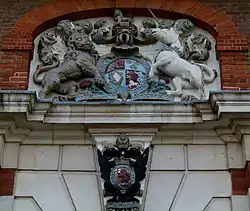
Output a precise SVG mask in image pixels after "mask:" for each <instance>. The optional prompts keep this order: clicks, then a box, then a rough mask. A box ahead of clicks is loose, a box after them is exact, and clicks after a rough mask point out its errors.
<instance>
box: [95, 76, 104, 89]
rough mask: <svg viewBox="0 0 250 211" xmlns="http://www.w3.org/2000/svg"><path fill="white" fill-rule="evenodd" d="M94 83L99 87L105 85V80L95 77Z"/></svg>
mask: <svg viewBox="0 0 250 211" xmlns="http://www.w3.org/2000/svg"><path fill="white" fill-rule="evenodd" d="M95 84H96V85H97V86H99V87H103V86H104V85H105V81H104V80H103V79H102V78H101V77H96V78H95Z"/></svg>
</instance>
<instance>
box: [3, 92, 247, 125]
mask: <svg viewBox="0 0 250 211" xmlns="http://www.w3.org/2000/svg"><path fill="white" fill-rule="evenodd" d="M0 112H4V113H12V112H13V113H16V112H18V113H26V116H27V119H28V120H29V121H41V122H44V123H202V122H204V121H209V120H210V121H211V120H218V119H219V118H220V116H221V115H230V116H231V115H232V117H234V116H235V115H238V114H240V115H243V116H244V117H246V116H248V115H250V92H249V91H217V92H211V93H210V97H209V100H207V101H196V102H178V103H173V102H140V103H133V104H132V103H127V104H126V103H117V104H113V103H112V104H108V103H106V102H105V103H103V102H99V103H91V102H51V101H45V100H44V101H39V100H38V99H37V98H36V94H35V93H34V92H30V91H0Z"/></svg>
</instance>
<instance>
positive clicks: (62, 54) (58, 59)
mask: <svg viewBox="0 0 250 211" xmlns="http://www.w3.org/2000/svg"><path fill="white" fill-rule="evenodd" d="M135 19H136V18H135V17H126V16H125V15H124V14H123V13H122V11H121V10H119V9H115V11H114V16H113V22H112V23H111V22H110V20H108V19H105V18H103V19H99V20H97V21H96V20H95V22H90V21H88V20H83V21H81V22H79V23H74V22H71V21H69V20H62V21H60V22H59V23H58V24H57V26H56V27H55V29H54V30H53V31H51V30H50V32H45V33H43V34H42V35H41V36H40V39H39V42H38V47H37V53H38V58H39V60H40V61H39V62H40V64H39V65H37V67H36V70H35V71H34V73H33V81H34V83H35V84H37V85H39V86H40V90H39V93H38V96H39V98H40V99H45V98H46V99H53V100H60V101H83V102H88V101H107V102H109V103H112V102H116V101H117V102H119V101H121V102H133V101H145V100H147V101H152V102H154V101H193V100H200V99H204V98H206V97H207V95H206V93H207V92H208V90H207V88H206V87H207V84H213V82H214V80H215V79H216V77H217V71H216V70H214V69H213V68H212V67H210V66H209V64H208V60H209V58H210V53H211V49H212V42H211V40H210V39H209V38H208V37H207V36H206V35H205V34H204V33H197V30H196V27H195V25H194V24H193V23H192V22H190V21H189V20H186V19H179V20H176V21H174V20H158V19H157V18H156V17H154V18H151V19H144V20H141V21H140V23H139V22H138V21H135ZM154 45H159V46H160V48H158V50H157V53H156V54H155V56H152V55H151V54H150V53H149V54H144V53H142V52H141V48H144V49H145V48H147V46H148V48H151V47H152V46H154ZM98 46H109V47H110V52H109V53H108V54H107V53H106V54H101V53H100V52H99V51H98V50H97V49H98ZM186 90H190V91H186ZM189 99H192V100H189Z"/></svg>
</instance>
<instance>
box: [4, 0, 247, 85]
mask: <svg viewBox="0 0 250 211" xmlns="http://www.w3.org/2000/svg"><path fill="white" fill-rule="evenodd" d="M113 7H123V8H147V7H150V8H152V9H160V11H158V12H156V13H157V14H158V15H160V16H163V17H167V18H171V16H172V17H174V18H176V17H181V18H182V17H189V18H191V20H192V21H194V22H195V23H196V24H197V25H198V26H200V27H203V28H205V29H206V30H208V31H210V32H211V33H213V34H214V29H215V30H216V32H217V33H216V38H217V41H218V42H217V49H218V53H219V58H220V62H221V76H222V89H236V90H243V89H250V66H249V62H248V61H249V60H248V52H247V50H248V48H249V45H248V41H247V37H248V38H249V39H248V40H250V35H249V32H250V14H249V12H248V11H249V10H248V9H250V6H249V3H248V2H247V1H238V2H236V3H235V1H234V0H228V1H220V0H200V1H198V0H185V1H179V0H168V1H165V0H154V1H151V0H126V1H124V0H92V1H91V0H89V1H83V0H54V1H52V0H36V1H33V0H8V1H1V2H0V12H1V15H0V43H1V44H2V51H0V89H22V90H25V89H27V84H28V83H27V80H28V74H29V72H28V71H29V63H30V57H31V55H32V41H33V39H34V36H35V35H36V34H37V33H40V32H41V31H42V30H44V29H46V28H49V27H52V26H53V25H54V24H55V23H56V22H57V21H58V20H59V19H61V18H63V17H67V18H73V19H77V18H82V17H87V16H93V15H95V14H96V12H94V11H93V10H94V9H102V8H113ZM102 11H104V10H102ZM169 11H173V12H175V13H173V12H172V13H171V12H169ZM141 12H142V13H143V14H142V15H149V14H148V13H147V10H146V9H144V11H143V10H141ZM104 13H105V11H104ZM98 14H99V12H98ZM183 14H184V16H183ZM185 15H186V16H185ZM187 15H188V16H187ZM213 27H214V29H213Z"/></svg>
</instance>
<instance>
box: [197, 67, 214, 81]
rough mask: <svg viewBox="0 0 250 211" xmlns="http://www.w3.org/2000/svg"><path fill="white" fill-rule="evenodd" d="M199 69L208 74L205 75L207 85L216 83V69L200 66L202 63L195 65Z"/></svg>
mask: <svg viewBox="0 0 250 211" xmlns="http://www.w3.org/2000/svg"><path fill="white" fill-rule="evenodd" d="M194 64H195V65H197V66H198V67H200V68H201V70H204V71H205V72H206V73H207V74H206V75H204V82H206V83H211V82H213V81H214V79H215V78H216V77H217V72H216V70H214V69H211V68H210V67H208V66H207V65H205V64H200V63H194Z"/></svg>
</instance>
